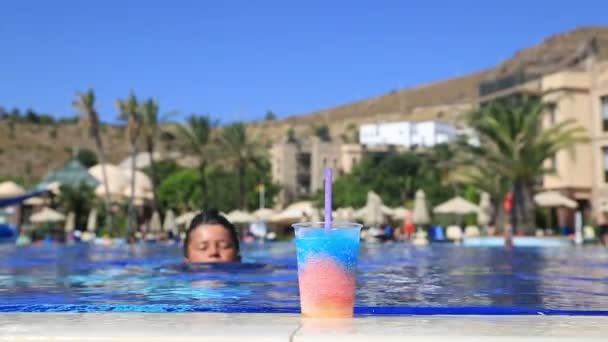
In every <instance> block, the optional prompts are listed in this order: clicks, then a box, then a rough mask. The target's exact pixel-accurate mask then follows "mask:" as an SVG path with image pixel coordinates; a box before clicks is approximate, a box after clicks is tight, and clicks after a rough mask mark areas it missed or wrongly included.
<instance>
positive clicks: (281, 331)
mask: <svg viewBox="0 0 608 342" xmlns="http://www.w3.org/2000/svg"><path fill="white" fill-rule="evenodd" d="M606 336H608V317H595V316H586V317H582V316H375V317H374V316H368V317H358V318H355V319H347V320H323V321H316V320H302V319H301V318H300V316H299V315H296V314H221V313H171V314H161V313H0V341H151V342H152V341H170V342H181V341H248V342H249V341H297V342H308V341H316V342H319V341H331V342H335V341H338V339H343V341H355V342H357V341H400V342H401V341H408V342H413V341H449V342H459V341H484V342H492V341H535V342H539V341H606V338H607V337H606Z"/></svg>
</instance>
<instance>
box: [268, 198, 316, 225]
mask: <svg viewBox="0 0 608 342" xmlns="http://www.w3.org/2000/svg"><path fill="white" fill-rule="evenodd" d="M314 209H315V208H314V206H313V204H312V202H311V201H301V202H296V203H293V204H291V205H289V206H288V207H287V208H285V210H283V211H281V212H280V213H278V214H276V215H273V216H272V217H270V219H269V221H272V222H296V221H299V220H302V219H305V218H306V219H307V220H311V217H312V215H313V214H314V213H313V212H314Z"/></svg>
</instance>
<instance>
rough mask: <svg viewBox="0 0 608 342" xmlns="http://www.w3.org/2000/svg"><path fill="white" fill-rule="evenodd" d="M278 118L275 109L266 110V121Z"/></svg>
mask: <svg viewBox="0 0 608 342" xmlns="http://www.w3.org/2000/svg"><path fill="white" fill-rule="evenodd" d="M276 119H277V115H276V114H275V113H274V112H273V111H271V110H269V111H266V115H265V116H264V120H266V121H274V120H276Z"/></svg>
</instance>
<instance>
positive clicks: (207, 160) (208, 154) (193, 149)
mask: <svg viewBox="0 0 608 342" xmlns="http://www.w3.org/2000/svg"><path fill="white" fill-rule="evenodd" d="M215 126H216V122H215V121H213V120H211V119H210V118H209V117H208V116H196V115H192V116H190V117H189V118H188V119H187V120H186V123H185V124H182V125H180V126H178V130H179V132H180V135H181V136H182V137H183V139H184V141H185V142H184V144H183V146H182V149H183V150H184V152H185V153H187V154H190V155H192V156H195V157H196V158H197V159H198V171H199V173H200V174H201V177H199V181H200V189H201V193H200V194H201V207H202V208H203V209H207V206H208V204H209V203H208V197H207V184H206V177H204V175H205V174H206V172H207V167H208V166H209V165H210V164H211V162H212V161H213V160H214V159H213V158H214V154H215V151H214V147H215V146H213V144H212V143H211V130H212V129H213V127H215Z"/></svg>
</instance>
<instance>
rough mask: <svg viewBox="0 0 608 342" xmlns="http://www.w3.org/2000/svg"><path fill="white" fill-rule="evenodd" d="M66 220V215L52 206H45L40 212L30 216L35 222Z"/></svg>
mask: <svg viewBox="0 0 608 342" xmlns="http://www.w3.org/2000/svg"><path fill="white" fill-rule="evenodd" d="M64 220H65V216H64V215H63V214H62V213H60V212H57V211H55V210H53V209H51V208H48V207H44V208H42V210H40V211H39V212H37V213H35V214H33V215H32V216H30V221H31V222H34V223H43V222H61V221H64Z"/></svg>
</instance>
